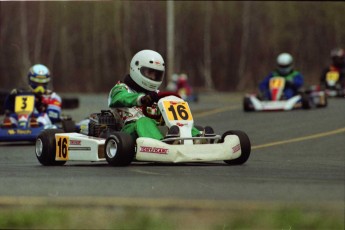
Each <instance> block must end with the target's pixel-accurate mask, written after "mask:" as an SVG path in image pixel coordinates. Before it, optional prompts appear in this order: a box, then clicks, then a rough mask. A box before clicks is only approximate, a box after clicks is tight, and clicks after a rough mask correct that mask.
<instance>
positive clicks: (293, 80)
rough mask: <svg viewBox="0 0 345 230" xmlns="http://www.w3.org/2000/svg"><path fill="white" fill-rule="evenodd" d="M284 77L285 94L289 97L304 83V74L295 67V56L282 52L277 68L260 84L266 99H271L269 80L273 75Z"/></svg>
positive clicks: (278, 58)
mask: <svg viewBox="0 0 345 230" xmlns="http://www.w3.org/2000/svg"><path fill="white" fill-rule="evenodd" d="M278 76H279V77H284V78H285V88H284V96H285V98H286V99H289V98H291V97H293V96H295V95H296V94H297V92H298V90H299V89H300V88H301V87H302V86H303V84H304V79H303V78H304V77H303V75H302V74H301V73H300V72H299V71H297V70H295V69H294V68H293V57H292V56H291V54H289V53H281V54H279V55H278V57H277V68H276V69H275V70H273V71H272V72H271V73H269V75H268V76H266V77H265V78H264V80H263V81H262V82H261V83H260V84H259V90H260V92H261V94H262V96H263V97H264V98H265V99H269V100H271V96H270V92H269V81H270V79H271V78H273V77H278Z"/></svg>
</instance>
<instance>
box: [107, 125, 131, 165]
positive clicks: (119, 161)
mask: <svg viewBox="0 0 345 230" xmlns="http://www.w3.org/2000/svg"><path fill="white" fill-rule="evenodd" d="M104 155H105V158H106V160H107V161H108V163H109V164H110V165H112V166H127V165H129V164H130V163H131V162H132V161H133V159H134V156H135V141H134V140H133V139H132V137H131V135H129V134H127V133H123V132H113V133H111V134H110V135H109V137H108V138H107V140H106V141H105V144H104Z"/></svg>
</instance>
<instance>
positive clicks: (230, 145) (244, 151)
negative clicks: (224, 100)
mask: <svg viewBox="0 0 345 230" xmlns="http://www.w3.org/2000/svg"><path fill="white" fill-rule="evenodd" d="M159 97H160V99H159V101H158V103H157V107H156V108H158V111H159V112H160V114H158V115H149V116H150V117H151V118H152V119H156V120H157V121H159V123H160V126H159V128H166V129H167V128H169V127H171V126H173V125H177V126H178V127H179V129H180V136H179V137H170V138H165V139H163V140H156V139H152V138H147V137H138V138H136V139H133V137H132V136H130V135H129V134H127V133H124V132H121V131H120V130H121V128H122V121H120V120H119V119H118V117H117V115H116V114H114V112H112V111H110V110H102V111H101V113H93V114H91V115H90V123H89V127H88V134H87V135H86V134H82V133H77V132H74V133H64V132H63V131H62V130H56V129H55V130H52V129H47V130H44V131H43V132H42V133H41V134H40V135H39V136H38V137H37V139H36V147H35V153H36V157H37V159H38V161H39V162H40V163H41V164H42V165H64V164H65V163H66V161H89V162H98V161H107V162H108V164H110V165H112V166H127V165H130V164H131V162H133V161H143V162H165V163H181V162H211V161H224V162H225V163H227V164H230V165H240V164H244V163H245V162H246V161H247V160H248V158H249V155H250V151H251V144H250V140H249V138H248V136H247V135H246V134H245V133H244V132H242V131H238V130H231V131H227V132H225V133H223V134H222V135H216V134H214V135H212V136H198V137H192V135H191V129H192V127H193V124H194V120H193V116H192V113H191V111H190V108H189V105H188V103H187V102H186V101H184V100H183V99H181V98H179V97H177V96H175V95H170V96H169V95H162V94H160V95H159ZM150 108H151V107H149V108H147V107H144V108H143V111H146V112H144V113H145V114H149V113H148V112H147V111H148V109H150ZM151 109H152V108H151ZM163 124H164V125H163ZM166 129H165V130H166ZM163 130H164V129H163ZM163 130H162V134H163V132H164V131H163ZM163 135H165V133H164V134H163ZM172 142H179V143H178V144H176V143H175V144H174V143H172Z"/></svg>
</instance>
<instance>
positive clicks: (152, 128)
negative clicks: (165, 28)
mask: <svg viewBox="0 0 345 230" xmlns="http://www.w3.org/2000/svg"><path fill="white" fill-rule="evenodd" d="M164 72H165V64H164V60H163V58H162V56H161V55H160V54H159V53H157V52H156V51H153V50H142V51H139V52H138V53H136V54H135V55H134V56H133V58H132V60H131V62H130V73H129V74H127V75H126V76H125V77H124V80H123V82H121V81H119V82H118V83H117V84H116V85H115V86H114V87H113V88H112V89H111V91H110V93H109V97H108V106H109V107H110V108H112V110H113V111H114V112H115V113H117V114H119V115H120V117H121V119H122V121H123V123H124V126H123V128H122V131H123V132H126V133H128V134H130V135H131V136H132V137H133V138H134V139H136V138H137V137H150V138H153V139H156V140H162V139H164V136H163V135H162V134H161V132H160V130H159V129H158V127H157V122H156V121H155V120H154V119H151V118H149V117H146V116H145V115H144V114H143V111H142V106H148V107H151V106H152V105H153V104H154V103H155V102H158V99H159V98H158V92H159V90H158V88H159V87H160V85H161V84H162V82H163V78H164ZM211 129H212V128H210V127H208V128H206V127H205V130H204V132H203V133H205V132H206V133H213V130H211ZM179 133H180V131H179V128H178V126H172V127H170V129H169V130H168V132H167V134H166V136H165V138H168V137H178V136H179V135H180V134H179ZM197 135H200V131H199V130H198V129H196V128H195V127H193V129H192V136H197ZM174 144H176V142H175V143H174Z"/></svg>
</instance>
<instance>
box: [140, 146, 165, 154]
mask: <svg viewBox="0 0 345 230" xmlns="http://www.w3.org/2000/svg"><path fill="white" fill-rule="evenodd" d="M168 151H169V150H168V149H165V148H156V147H147V146H140V152H143V153H155V154H168Z"/></svg>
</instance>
